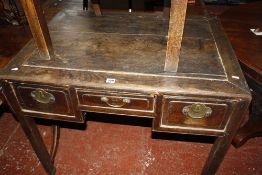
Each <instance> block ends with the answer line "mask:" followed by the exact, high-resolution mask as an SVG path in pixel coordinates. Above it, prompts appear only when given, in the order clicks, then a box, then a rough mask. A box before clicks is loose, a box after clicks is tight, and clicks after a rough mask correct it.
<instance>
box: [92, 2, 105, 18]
mask: <svg viewBox="0 0 262 175" xmlns="http://www.w3.org/2000/svg"><path fill="white" fill-rule="evenodd" d="M91 2H92V8H93V10H94V12H95V15H96V16H102V13H101V9H100V3H99V0H91Z"/></svg>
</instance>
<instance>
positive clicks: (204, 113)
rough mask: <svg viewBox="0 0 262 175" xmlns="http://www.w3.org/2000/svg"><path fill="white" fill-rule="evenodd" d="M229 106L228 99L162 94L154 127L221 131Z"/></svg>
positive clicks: (172, 130)
mask: <svg viewBox="0 0 262 175" xmlns="http://www.w3.org/2000/svg"><path fill="white" fill-rule="evenodd" d="M231 108H232V107H231V104H230V100H228V99H225V100H221V99H212V98H197V97H184V96H165V95H164V96H163V99H162V109H161V113H160V115H159V120H155V121H154V122H156V123H154V126H156V127H155V128H154V129H155V130H167V131H171V132H182V133H183V132H185V133H192V134H202V133H209V134H210V133H222V132H223V130H224V128H225V125H226V122H227V120H228V117H229V112H230V109H231ZM214 135H216V134H214Z"/></svg>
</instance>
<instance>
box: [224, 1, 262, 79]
mask: <svg viewBox="0 0 262 175" xmlns="http://www.w3.org/2000/svg"><path fill="white" fill-rule="evenodd" d="M220 19H221V22H222V25H223V27H224V30H225V32H226V34H227V36H228V38H229V40H230V42H231V44H232V46H233V48H234V50H235V53H236V55H237V58H238V60H239V61H240V63H241V66H242V68H243V70H244V72H246V73H248V74H249V75H250V76H252V78H254V79H255V80H256V81H257V82H259V83H262V76H261V75H262V36H256V35H255V34H253V33H252V32H251V31H250V29H256V28H260V29H261V28H262V20H261V19H262V2H255V3H250V4H244V5H239V6H236V7H232V8H231V9H229V10H227V11H226V12H225V13H223V14H222V15H221V16H220Z"/></svg>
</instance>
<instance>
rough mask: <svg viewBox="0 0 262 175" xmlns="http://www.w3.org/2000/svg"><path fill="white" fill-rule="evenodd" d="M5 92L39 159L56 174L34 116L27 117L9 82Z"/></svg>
mask: <svg viewBox="0 0 262 175" xmlns="http://www.w3.org/2000/svg"><path fill="white" fill-rule="evenodd" d="M3 94H4V96H5V97H7V96H8V98H6V101H7V103H8V105H9V107H10V108H11V109H12V111H13V112H14V114H15V115H16V117H17V119H18V120H19V123H20V125H21V127H22V129H23V130H24V132H25V134H26V137H27V138H28V140H29V141H30V143H31V145H32V147H33V149H34V151H35V153H36V155H37V157H38V159H39V161H40V162H41V164H42V165H43V167H44V169H45V170H46V172H47V173H48V174H55V167H54V164H53V162H52V159H51V157H50V155H49V153H48V151H47V148H46V146H45V144H44V142H43V139H42V137H41V135H40V133H39V130H38V128H37V126H36V124H35V121H34V119H33V118H30V117H25V116H24V115H23V114H22V112H21V109H20V107H19V103H18V101H17V98H16V96H15V95H14V93H13V91H12V88H11V86H10V85H9V84H8V83H5V84H4V87H3Z"/></svg>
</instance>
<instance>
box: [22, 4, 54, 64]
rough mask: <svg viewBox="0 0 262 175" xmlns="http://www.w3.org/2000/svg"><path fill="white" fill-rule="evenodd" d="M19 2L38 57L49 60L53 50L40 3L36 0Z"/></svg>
mask: <svg viewBox="0 0 262 175" xmlns="http://www.w3.org/2000/svg"><path fill="white" fill-rule="evenodd" d="M20 2H21V5H22V7H23V9H24V11H25V14H26V17H27V21H28V23H29V26H30V29H31V32H32V34H33V37H34V39H35V41H36V44H37V47H38V51H39V55H40V57H41V58H42V59H45V60H50V59H51V58H52V57H53V56H54V50H53V46H52V42H51V38H50V35H49V31H48V27H47V23H46V20H45V17H44V14H43V10H42V8H41V5H40V3H39V2H38V0H20Z"/></svg>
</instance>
